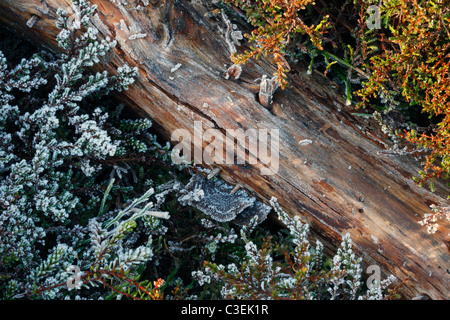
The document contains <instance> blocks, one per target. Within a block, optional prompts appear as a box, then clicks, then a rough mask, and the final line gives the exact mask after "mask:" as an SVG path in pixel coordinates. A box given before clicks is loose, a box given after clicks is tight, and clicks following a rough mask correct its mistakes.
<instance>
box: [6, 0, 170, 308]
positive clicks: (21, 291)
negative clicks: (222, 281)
mask: <svg viewBox="0 0 450 320" xmlns="http://www.w3.org/2000/svg"><path fill="white" fill-rule="evenodd" d="M73 5H74V8H75V11H76V12H77V15H78V17H79V24H78V25H76V24H70V23H69V17H68V16H67V12H66V11H64V10H62V9H61V10H59V11H58V12H57V13H58V17H59V18H58V23H57V26H58V27H59V28H60V29H61V31H60V33H59V35H58V37H57V40H58V44H59V46H60V48H61V49H62V50H63V53H62V54H61V55H60V56H59V58H58V59H51V60H50V61H48V60H46V58H48V57H49V56H50V55H35V56H33V57H32V58H30V59H23V60H22V61H21V62H20V63H19V64H18V65H17V66H16V67H13V68H10V67H9V66H8V63H7V61H6V58H5V56H4V55H3V54H0V70H1V71H0V91H1V92H0V114H1V116H0V138H1V139H0V140H1V141H0V210H1V211H0V212H1V215H0V222H1V223H0V238H1V241H0V243H1V244H0V257H1V258H0V272H1V273H2V278H1V280H0V286H1V287H2V294H1V295H2V298H5V299H8V298H24V297H31V298H43V299H55V298H68V297H72V298H73V297H75V295H74V294H72V295H70V294H69V292H68V291H67V290H63V289H64V288H65V289H67V288H66V282H67V280H69V276H70V275H71V274H70V273H68V272H66V270H67V269H68V268H69V266H72V265H74V266H78V267H79V268H80V269H81V270H83V273H81V274H80V275H77V276H80V277H81V285H83V286H97V285H98V284H103V287H108V288H110V289H112V290H113V292H115V293H116V294H117V295H120V294H129V295H137V296H139V295H141V293H142V294H143V292H144V293H145V292H146V293H148V294H150V293H151V294H152V295H156V291H157V289H155V290H156V291H155V290H153V291H152V289H151V288H150V285H151V284H150V283H149V284H147V283H146V284H145V285H144V284H143V283H140V282H139V281H138V279H139V275H140V273H139V272H138V270H139V268H141V266H142V264H144V263H145V262H146V261H148V260H150V259H151V257H152V255H153V251H152V249H151V247H150V244H151V238H149V239H147V241H145V242H144V244H142V245H137V244H136V243H135V242H133V241H130V240H129V239H127V237H128V236H129V234H130V232H131V231H132V230H133V229H134V228H136V221H137V220H142V221H143V223H144V224H145V226H146V227H147V228H149V229H152V230H154V231H155V230H156V229H158V228H159V224H158V223H157V222H156V221H153V220H155V219H156V220H157V218H155V217H152V216H151V215H150V213H149V212H151V210H157V209H158V208H157V207H158V203H154V202H152V201H150V199H149V197H150V196H151V195H152V193H153V189H150V188H147V189H150V190H148V191H147V192H144V193H143V195H142V194H141V196H140V197H137V198H136V200H134V201H132V202H131V201H125V202H131V203H129V204H128V203H126V204H128V206H126V208H125V209H122V210H119V208H117V209H115V210H110V211H109V212H106V210H104V205H105V204H106V203H107V202H108V203H110V201H106V200H108V197H111V195H110V194H109V192H110V191H111V189H113V182H114V177H115V175H118V176H119V177H118V178H117V177H116V178H117V179H118V180H119V179H120V178H121V173H123V171H126V168H125V169H123V168H121V166H120V164H121V158H122V157H123V156H124V155H125V154H126V155H127V156H135V157H144V156H149V155H153V153H154V152H157V154H162V153H164V151H165V150H166V151H167V148H162V147H161V146H159V145H158V144H157V143H156V140H155V138H154V137H153V136H152V135H150V134H149V133H148V132H147V131H148V130H147V129H148V128H149V127H150V126H151V122H150V121H148V120H119V119H118V118H117V117H116V116H115V117H113V118H112V119H111V118H110V117H109V115H108V113H107V112H106V111H105V108H102V107H100V106H96V107H95V108H93V107H91V106H92V105H93V104H94V103H93V102H92V101H95V103H98V102H99V99H98V98H99V97H100V96H104V95H105V94H107V93H109V92H111V91H114V90H122V89H127V87H128V85H130V84H132V83H133V81H134V76H135V73H136V70H135V69H133V68H130V67H128V66H123V67H121V68H119V69H118V70H117V74H116V75H108V74H107V73H106V72H98V73H95V74H90V73H89V72H88V71H87V70H86V69H87V68H88V67H91V66H93V65H94V64H96V63H98V62H99V61H100V59H102V58H103V57H104V56H105V55H106V54H107V53H108V51H109V50H110V49H111V48H112V47H113V46H114V45H115V41H112V40H110V39H105V40H102V41H99V40H98V39H97V31H96V29H94V28H92V27H90V26H89V17H90V16H91V15H92V14H93V13H94V12H95V10H96V7H95V6H90V4H89V3H87V2H85V1H73ZM44 86H45V87H44ZM88 99H91V103H90V104H87V103H86V101H87V100H88ZM90 109H93V110H90ZM115 122H116V126H113V125H112V123H115ZM153 157H154V155H153ZM120 169H122V170H120ZM108 172H110V174H109V175H108V174H107V173H108ZM105 175H106V176H105ZM109 178H111V183H109V186H108V183H105V181H108V180H109ZM107 187H109V188H107ZM106 191H108V192H106ZM105 192H106V193H105ZM127 192H129V189H128V190H127V188H125V187H121V186H116V187H115V188H114V190H112V192H111V194H112V193H114V194H115V195H118V194H119V195H120V194H125V193H127ZM102 195H103V200H102V201H101V203H100V200H101V196H102ZM122 198H124V199H126V197H122ZM143 202H147V203H146V204H145V205H144V206H143V207H141V208H136V206H137V205H140V204H141V203H143ZM126 204H124V205H123V207H125V205H126ZM150 209H151V210H150ZM130 210H135V211H130ZM87 220H88V221H87ZM77 221H78V222H80V223H75V222H77ZM83 221H84V222H83ZM86 221H87V223H86ZM125 240H127V241H128V242H126V241H125ZM86 243H90V245H86ZM47 251H48V252H47ZM157 283H158V286H160V285H161V282H157ZM158 286H157V287H158ZM130 292H131V293H130ZM105 293H108V291H101V290H100V291H98V292H97V291H95V293H93V294H92V295H91V296H90V298H101V297H106V296H105ZM108 294H109V293H108Z"/></svg>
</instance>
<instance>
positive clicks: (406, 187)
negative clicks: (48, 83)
mask: <svg viewBox="0 0 450 320" xmlns="http://www.w3.org/2000/svg"><path fill="white" fill-rule="evenodd" d="M69 2H70V1H69V0H20V1H11V0H0V21H2V22H3V23H6V24H8V25H10V26H13V27H15V28H16V29H18V30H21V31H22V32H24V33H25V34H26V35H27V36H29V37H34V38H35V39H36V40H39V41H41V42H42V43H44V44H45V45H48V46H50V47H51V48H53V49H56V43H55V36H56V34H57V33H58V30H57V29H56V27H55V16H56V14H55V12H56V9H57V8H59V7H62V8H70V3H69ZM91 2H92V3H93V4H97V5H98V14H97V15H96V16H95V18H94V19H92V24H93V25H95V26H96V27H97V28H98V29H99V30H100V32H101V35H102V36H103V37H106V36H109V37H111V38H115V39H117V40H118V43H119V45H118V46H117V48H115V49H114V52H113V54H112V57H111V59H110V60H109V61H108V63H107V67H108V68H110V69H111V70H113V69H116V68H117V66H120V65H123V64H124V63H128V64H129V65H130V66H137V67H138V68H139V77H138V79H137V82H136V84H135V85H133V86H132V87H131V88H130V89H129V90H128V91H126V92H125V93H124V94H123V96H122V98H123V99H126V101H127V102H128V103H129V104H130V105H132V106H134V107H136V110H138V111H140V112H141V114H143V115H146V116H148V117H150V118H152V119H153V120H154V121H155V122H156V124H157V126H158V128H159V130H160V133H161V134H162V135H163V137H165V138H166V139H168V140H170V135H171V133H172V132H173V131H174V130H176V129H180V128H183V129H188V130H189V131H190V132H193V128H194V121H202V122H203V123H204V127H205V128H207V127H214V128H219V129H221V130H223V131H225V129H238V128H242V129H244V130H246V129H250V128H253V129H258V128H261V129H279V131H280V166H279V170H278V173H277V174H275V175H261V174H260V169H261V167H264V164H263V163H261V162H258V164H256V165H237V164H235V165H220V167H221V168H222V172H221V177H222V178H223V179H225V180H227V181H229V182H232V183H239V184H241V185H242V186H243V187H244V188H246V189H247V190H249V191H250V192H251V193H253V194H255V195H257V196H259V198H260V199H261V200H263V201H266V202H267V201H268V200H269V199H270V198H271V197H273V196H274V197H276V198H278V201H279V203H280V205H281V206H282V207H283V208H284V209H285V210H286V211H287V212H289V213H290V214H292V215H299V216H300V218H301V219H302V220H303V221H304V222H307V223H309V224H310V225H311V229H312V231H313V232H314V235H315V236H317V237H319V239H320V240H321V241H322V242H323V243H324V245H325V246H326V248H328V249H329V250H330V251H335V249H336V247H337V245H338V244H339V243H340V241H341V239H342V235H343V234H345V233H349V234H350V235H351V238H352V240H353V241H354V242H355V245H356V249H357V252H358V254H359V255H360V256H361V257H362V258H363V262H364V263H365V266H368V265H371V264H376V265H378V266H380V267H381V270H382V275H383V276H386V275H389V274H394V275H395V276H397V277H398V278H399V280H404V279H406V278H409V280H408V281H406V283H405V284H404V286H402V287H401V289H400V292H401V293H402V294H403V295H404V297H405V298H412V297H415V296H420V295H428V296H429V297H431V298H433V299H447V298H449V291H450V281H449V278H450V265H449V248H450V237H449V230H448V229H446V228H441V229H439V230H438V232H437V233H436V234H434V235H428V234H427V233H426V231H425V230H424V228H423V227H422V226H420V225H419V224H418V221H420V220H421V217H422V216H423V214H424V213H426V212H429V210H430V209H429V205H430V204H432V203H435V204H440V203H442V202H445V196H444V195H445V194H444V193H443V194H441V195H439V194H437V193H431V192H429V191H427V190H426V189H425V188H419V187H417V186H416V185H415V184H414V183H413V181H412V180H411V177H412V175H414V174H416V172H417V170H418V169H419V167H420V166H419V165H418V164H417V163H416V162H415V161H414V160H413V159H412V158H410V157H407V156H398V155H395V156H394V155H389V154H387V153H383V147H382V145H381V144H380V143H379V141H378V139H377V138H375V137H376V136H378V137H379V138H383V136H382V135H381V134H380V133H379V132H377V131H376V130H375V129H374V127H373V126H372V125H371V123H369V122H368V121H367V120H361V119H355V118H354V116H352V115H351V113H350V112H349V110H350V109H349V107H346V105H345V99H344V98H343V97H342V96H341V95H340V94H338V93H337V91H336V90H334V89H333V88H332V86H331V85H330V83H329V82H328V81H327V80H326V79H324V78H323V77H320V76H318V75H307V74H306V73H305V72H304V71H293V72H292V73H291V79H290V81H291V86H290V88H289V89H286V90H284V91H281V90H278V91H277V92H276V93H275V95H274V104H273V108H272V109H271V110H268V109H267V108H264V107H263V106H262V105H260V104H259V103H258V101H257V99H256V98H255V95H256V94H257V92H258V91H257V88H256V90H255V88H254V80H255V79H257V78H261V76H262V75H268V76H270V75H271V74H272V72H273V69H272V67H271V66H270V64H268V63H266V62H264V61H258V62H252V63H249V64H248V65H246V66H244V68H243V73H242V76H241V78H240V79H239V80H234V79H230V80H226V79H224V77H223V73H224V72H225V71H226V70H227V68H228V67H229V66H230V65H231V62H230V59H229V50H228V46H227V44H226V42H225V38H224V37H223V35H221V34H220V33H219V32H218V23H220V17H218V18H217V19H216V18H214V16H213V17H211V16H210V15H208V14H207V12H209V11H210V10H211V8H208V6H207V5H204V3H203V2H206V1H200V0H196V1H187V0H150V1H148V3H149V4H148V5H145V1H143V2H140V4H141V5H142V6H143V10H136V9H135V8H136V6H137V3H134V2H135V1H132V0H130V1H129V2H130V4H129V5H118V4H113V3H112V2H111V1H108V0H91ZM118 2H120V1H118ZM68 11H69V12H70V10H68ZM27 22H28V24H27ZM222 27H224V26H223V25H222ZM133 34H146V36H145V37H144V38H138V39H135V40H130V36H131V35H133ZM238 50H241V48H239V47H238ZM178 64H180V65H181V67H179V68H178V69H177V68H174V67H175V66H176V65H178ZM306 139H308V140H311V142H312V143H310V144H299V142H300V141H302V140H306ZM438 188H440V190H444V188H445V186H444V185H440V186H438Z"/></svg>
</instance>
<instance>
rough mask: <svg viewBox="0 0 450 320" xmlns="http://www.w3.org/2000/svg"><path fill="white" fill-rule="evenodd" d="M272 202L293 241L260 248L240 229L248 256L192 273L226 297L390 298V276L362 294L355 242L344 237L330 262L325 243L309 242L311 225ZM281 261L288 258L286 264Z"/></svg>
mask: <svg viewBox="0 0 450 320" xmlns="http://www.w3.org/2000/svg"><path fill="white" fill-rule="evenodd" d="M271 204H272V206H273V208H274V210H275V211H276V213H277V215H278V218H279V219H280V220H281V222H282V223H283V224H285V225H286V226H287V228H288V230H289V234H290V238H289V239H290V243H289V245H287V246H282V245H275V244H274V243H272V242H271V241H269V240H266V241H265V242H264V243H263V245H262V247H261V248H258V247H257V245H256V244H255V243H254V242H253V241H252V240H250V239H249V234H248V233H249V232H248V230H246V229H245V228H243V229H242V232H241V239H242V240H243V241H244V242H245V257H244V259H243V261H242V262H241V263H240V264H236V263H231V264H228V265H222V264H216V263H205V268H204V269H203V270H198V271H195V272H194V273H193V277H194V278H196V279H197V281H198V282H199V283H200V284H203V285H204V284H211V283H214V285H218V286H221V295H222V297H223V298H226V299H308V300H315V299H322V300H323V299H327V300H328V299H332V300H333V299H387V298H392V297H393V295H392V293H393V292H392V291H390V292H389V293H386V292H385V291H387V288H388V286H389V285H390V284H391V283H392V282H393V281H394V280H395V277H389V278H388V279H386V280H384V281H383V282H382V283H381V284H380V285H379V286H375V285H374V286H373V287H371V288H370V289H369V290H367V291H364V289H363V281H362V280H361V278H362V269H361V266H360V259H359V258H356V256H355V253H354V252H353V250H352V241H351V239H350V237H349V236H348V235H346V236H344V238H343V241H342V245H341V247H340V248H339V249H338V252H337V254H336V255H335V256H334V258H333V259H332V263H331V265H329V263H328V264H327V263H326V260H325V257H324V255H323V245H322V244H321V243H320V242H317V243H316V246H312V245H311V244H310V242H309V240H308V237H307V236H308V225H306V224H302V223H301V222H300V220H298V218H291V217H289V216H288V215H287V214H286V213H285V212H284V211H283V210H282V209H281V207H280V206H279V205H278V203H277V201H276V199H275V198H272V200H271ZM281 257H284V259H283V260H282V259H281Z"/></svg>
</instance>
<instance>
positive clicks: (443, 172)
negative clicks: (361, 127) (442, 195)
mask: <svg viewBox="0 0 450 320" xmlns="http://www.w3.org/2000/svg"><path fill="white" fill-rule="evenodd" d="M366 6H367V5H366ZM448 9H449V2H448V1H413V2H411V1H383V2H382V3H381V4H380V11H381V13H382V15H381V18H382V21H383V22H384V24H383V26H384V28H385V29H386V30H385V31H380V32H379V34H378V36H377V40H378V42H377V45H378V46H379V47H380V52H379V53H378V54H377V55H374V56H372V57H371V58H370V59H369V60H368V61H366V63H365V67H366V68H367V70H368V71H369V72H370V77H369V79H368V80H367V81H366V82H364V87H363V89H361V90H360V91H359V92H358V94H359V95H360V96H361V97H362V102H363V103H364V102H367V101H369V98H370V97H380V98H382V99H384V100H393V99H397V100H400V99H401V100H404V101H406V102H407V103H408V104H409V105H408V107H407V108H408V109H412V108H414V106H416V105H418V106H420V108H421V109H422V112H424V113H426V114H427V115H428V116H429V117H430V118H431V119H432V121H431V125H430V126H427V127H422V128H420V127H419V126H418V125H417V124H416V125H414V124H413V125H412V126H411V128H406V130H405V131H404V132H400V135H401V136H403V137H404V138H406V139H407V140H408V141H410V142H412V143H413V144H416V145H417V146H418V147H421V148H423V149H425V150H427V151H428V155H427V156H426V162H425V166H424V170H423V171H422V172H421V179H420V182H425V181H427V180H429V179H432V178H434V177H444V178H448V177H449V174H450V166H449V161H450V160H449V156H450V149H449V148H450V146H449V144H448V141H449V135H448V134H449V123H450V117H449V112H450V104H449V87H450V86H449V84H450V83H449V78H448V74H449V66H450V61H449V58H448V55H449V43H450V33H449V29H448V24H449V22H450V20H449V16H450V15H449V11H448ZM394 107H395V105H394ZM387 111H389V109H387ZM431 188H433V187H432V186H431Z"/></svg>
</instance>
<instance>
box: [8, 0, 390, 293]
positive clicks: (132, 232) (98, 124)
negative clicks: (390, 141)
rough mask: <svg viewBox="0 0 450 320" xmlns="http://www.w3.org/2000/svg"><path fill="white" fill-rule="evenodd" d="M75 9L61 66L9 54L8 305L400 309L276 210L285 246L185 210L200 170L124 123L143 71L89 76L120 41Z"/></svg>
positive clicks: (351, 258)
mask: <svg viewBox="0 0 450 320" xmlns="http://www.w3.org/2000/svg"><path fill="white" fill-rule="evenodd" d="M72 4H73V11H74V12H75V14H76V19H75V20H74V19H73V17H68V14H67V12H66V11H65V10H63V9H60V10H58V12H57V14H58V22H57V26H58V28H60V30H61V31H60V33H59V34H58V36H57V41H58V44H59V47H60V49H61V51H62V53H61V54H59V55H55V54H53V53H49V52H45V51H43V52H41V53H39V54H35V55H33V56H32V57H30V58H24V59H22V60H21V61H20V62H19V63H18V64H17V65H16V66H13V67H11V66H10V65H9V63H8V59H7V58H6V54H3V53H0V298H1V299H168V298H169V299H202V298H270V297H273V298H292V299H299V298H308V299H313V298H314V299H322V298H323V299H327V298H334V299H341V298H357V297H364V298H377V299H380V298H387V297H391V296H390V295H388V296H385V295H384V292H383V291H384V290H385V289H386V287H387V286H388V282H391V281H392V280H393V279H391V278H389V279H388V280H387V281H385V282H383V283H381V284H380V285H379V286H377V285H375V286H373V287H371V289H370V290H369V291H368V292H367V293H365V294H364V295H362V296H361V295H360V291H361V290H360V289H361V286H362V285H363V282H362V275H361V268H360V266H359V263H360V260H359V259H357V258H356V257H355V255H354V253H353V252H352V249H351V240H350V238H349V237H348V236H345V237H344V241H343V246H342V248H341V249H340V250H339V251H338V254H337V256H336V257H335V258H334V259H333V260H332V261H330V260H327V259H326V258H325V257H324V256H323V253H322V245H321V244H320V243H317V245H316V246H315V247H313V246H311V245H310V244H309V240H308V238H307V231H308V226H307V225H304V224H301V223H300V221H299V220H296V219H294V220H292V219H291V218H289V217H288V216H287V215H286V214H285V213H284V212H283V211H282V210H281V208H280V207H279V206H278V204H277V203H276V201H275V200H273V201H272V206H273V208H274V209H275V211H276V212H277V213H278V215H279V217H280V220H281V221H282V222H283V223H284V224H286V225H287V227H288V229H289V231H290V236H288V238H286V237H285V236H281V235H271V232H269V231H268V230H266V229H265V226H264V225H261V224H258V223H257V220H256V219H252V220H251V222H250V223H249V224H244V225H243V226H242V225H239V224H233V223H232V222H219V221H217V220H215V219H213V218H212V217H211V216H210V215H208V214H205V213H204V212H202V211H200V210H198V209H195V208H191V207H188V206H182V205H180V201H179V198H178V197H179V194H183V197H186V192H185V193H181V192H180V191H181V190H183V188H184V181H185V180H187V178H186V177H190V176H191V175H192V173H193V172H196V173H201V172H202V170H201V169H200V168H196V167H194V166H190V165H184V166H183V167H176V166H174V165H173V164H172V163H170V157H169V148H170V147H169V145H168V144H166V145H164V146H163V145H160V144H159V143H158V141H157V138H156V136H155V135H154V134H151V133H150V131H149V130H150V128H151V124H152V123H151V121H149V120H148V119H129V118H124V116H123V114H122V112H121V111H122V110H123V108H125V106H123V105H118V106H117V105H116V104H115V102H114V99H113V98H111V97H110V95H109V94H110V93H112V92H117V91H121V90H126V89H127V88H128V86H129V85H132V83H133V81H134V77H135V75H136V69H134V68H130V67H129V66H126V65H125V66H122V67H120V68H118V70H116V73H115V74H114V75H110V74H108V73H107V72H96V73H93V72H92V71H91V70H90V68H91V67H93V66H96V67H98V64H99V62H101V60H103V59H106V58H107V54H108V52H109V51H110V50H111V49H112V48H113V47H114V46H115V44H116V42H115V41H114V40H112V39H108V38H107V39H105V40H99V39H98V38H97V33H98V31H97V30H96V29H95V28H93V27H92V26H91V25H90V23H89V18H90V17H91V16H92V15H93V14H94V13H95V11H96V7H95V6H91V5H90V4H89V3H88V2H86V1H84V0H73V1H72ZM180 169H182V170H180ZM188 194H189V193H188ZM269 235H270V236H269ZM274 238H275V239H278V241H277V242H276V241H274ZM270 239H272V240H270ZM278 243H283V244H285V245H280V244H278ZM258 247H262V250H261V249H258ZM271 254H272V256H271ZM273 254H277V256H276V257H273ZM280 257H285V258H286V259H285V263H284V264H282V263H281V264H280V262H279V261H280V259H279V258H280ZM204 261H208V263H206V264H205V265H206V269H205V270H200V268H201V267H202V265H203V264H204ZM224 265H227V266H229V267H228V269H227V270H226V271H225V267H223V266H224ZM192 270H196V271H194V272H192ZM218 276H220V277H221V279H219V278H218ZM194 278H195V279H197V280H198V281H196V282H195V281H194ZM221 281H223V282H224V283H222V282H221ZM256 281H260V282H256ZM213 284H214V285H213ZM253 289H254V290H253Z"/></svg>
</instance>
